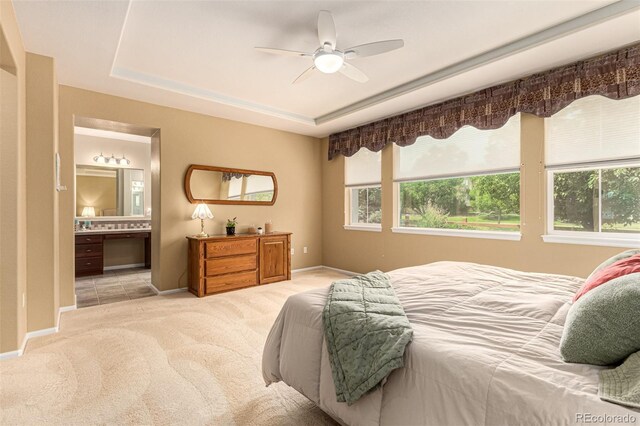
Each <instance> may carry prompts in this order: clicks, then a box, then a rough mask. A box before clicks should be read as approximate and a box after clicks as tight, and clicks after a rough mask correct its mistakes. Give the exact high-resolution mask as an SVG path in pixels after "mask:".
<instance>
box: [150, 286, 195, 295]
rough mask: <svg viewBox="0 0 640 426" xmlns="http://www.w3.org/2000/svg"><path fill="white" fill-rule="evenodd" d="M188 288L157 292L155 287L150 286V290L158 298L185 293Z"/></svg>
mask: <svg viewBox="0 0 640 426" xmlns="http://www.w3.org/2000/svg"><path fill="white" fill-rule="evenodd" d="M187 288H188V287H181V288H174V289H171V290H158V289H157V288H156V286H155V285H153V284H151V289H152V290H153V291H155V292H156V294H157V295H158V296H166V295H167V294H173V293H181V292H183V291H187Z"/></svg>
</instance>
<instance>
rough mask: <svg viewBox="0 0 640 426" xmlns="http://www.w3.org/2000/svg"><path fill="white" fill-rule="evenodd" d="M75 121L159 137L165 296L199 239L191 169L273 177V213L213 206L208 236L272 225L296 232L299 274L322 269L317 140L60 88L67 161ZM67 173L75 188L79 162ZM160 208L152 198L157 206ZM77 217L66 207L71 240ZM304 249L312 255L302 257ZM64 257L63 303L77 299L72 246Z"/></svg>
mask: <svg viewBox="0 0 640 426" xmlns="http://www.w3.org/2000/svg"><path fill="white" fill-rule="evenodd" d="M74 115H76V116H82V117H91V118H99V119H104V120H111V121H117V122H124V123H132V124H136V125H140V126H146V127H150V128H158V129H160V134H159V137H160V148H159V152H153V147H152V160H153V159H154V158H155V157H157V156H158V155H159V157H160V171H161V173H160V197H159V198H160V200H159V203H160V217H159V221H160V227H161V230H162V233H161V235H160V236H159V240H160V241H159V246H160V259H159V260H157V259H156V257H155V256H157V253H154V254H153V262H152V263H153V270H152V281H153V283H154V285H155V286H156V287H158V288H159V289H160V290H169V289H174V288H179V287H184V286H186V266H187V244H186V239H185V236H186V235H189V234H195V233H197V232H198V231H199V225H200V224H199V221H195V220H191V214H192V213H193V209H194V208H195V206H194V205H192V204H189V202H188V201H187V199H186V196H185V194H184V189H183V182H184V174H185V172H186V170H187V167H188V166H189V165H190V164H208V165H216V166H224V167H237V168H244V169H255V170H266V171H273V172H275V174H276V176H277V179H278V185H279V194H278V200H277V202H276V204H275V205H274V206H220V205H211V206H210V207H211V210H212V212H213V214H214V216H215V218H214V219H213V220H211V221H207V222H206V230H207V232H209V233H222V232H223V231H224V228H223V227H224V222H225V221H226V219H227V218H230V217H234V216H237V217H238V220H239V222H240V223H239V230H240V231H241V232H242V231H243V230H246V228H247V226H248V225H250V224H252V223H255V224H263V223H264V222H265V221H266V220H272V222H273V223H274V226H275V229H276V230H281V231H291V232H293V238H292V242H293V247H294V248H295V249H296V254H295V255H294V256H293V257H292V266H293V268H294V269H296V268H304V267H308V266H314V265H320V264H321V263H322V255H321V248H322V243H321V238H322V232H321V227H322V215H321V197H320V194H321V189H322V182H321V175H322V173H321V164H322V161H321V156H322V155H323V153H322V152H321V150H320V148H321V146H320V144H319V143H318V140H317V139H316V138H311V137H306V136H301V135H296V134H293V133H288V132H283V131H278V130H273V129H268V128H264V127H258V126H254V125H249V124H244V123H239V122H234V121H229V120H223V119H220V118H215V117H210V116H205V115H201V114H195V113H191V112H186V111H182V110H177V109H173V108H167V107H161V106H157V105H152V104H147V103H143V102H137V101H133V100H128V99H124V98H119V97H115V96H109V95H104V94H100V93H96V92H91V91H87V90H82V89H77V88H72V87H67V86H60V151H61V152H62V153H65V155H68V153H69V152H70V151H72V149H73V117H74ZM292 159H293V160H294V161H292ZM63 169H64V170H63V179H64V180H65V183H66V184H67V185H72V180H73V161H66V162H63ZM70 189H71V191H69V192H72V191H73V189H72V188H70ZM63 198H64V197H63ZM156 201H157V200H156V196H155V194H154V196H153V203H154V205H155V204H156ZM74 210H75V207H74V205H73V201H72V200H71V201H70V200H68V199H61V221H62V222H61V228H60V230H61V233H62V234H66V235H72V224H73V214H74ZM157 212H158V210H157V209H156V208H155V207H154V210H153V225H152V226H155V227H156V228H157V222H156V221H157V220H158V217H157V216H156V214H157ZM63 224H64V225H63ZM154 239H157V235H156V234H155V233H154ZM61 240H62V236H61ZM155 243H158V241H155V240H154V244H155ZM305 246H306V247H308V249H309V252H308V254H303V250H302V248H303V247H305ZM61 256H63V259H61V262H62V265H61V267H62V268H63V269H64V270H65V271H66V273H67V274H68V275H67V276H68V277H69V278H67V279H65V280H64V281H62V289H61V291H62V292H63V293H64V294H63V297H68V296H69V294H72V293H73V279H72V278H71V276H72V271H73V269H72V268H73V242H72V240H71V239H70V240H69V245H68V247H63V248H62V250H61ZM61 274H62V271H61ZM61 279H62V276H61Z"/></svg>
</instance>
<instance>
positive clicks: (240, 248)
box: [205, 238, 258, 258]
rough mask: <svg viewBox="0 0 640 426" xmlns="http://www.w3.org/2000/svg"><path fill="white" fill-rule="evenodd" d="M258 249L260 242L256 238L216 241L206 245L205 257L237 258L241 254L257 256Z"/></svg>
mask: <svg viewBox="0 0 640 426" xmlns="http://www.w3.org/2000/svg"><path fill="white" fill-rule="evenodd" d="M257 248H258V240H257V239H255V238H247V239H241V240H240V239H239V240H229V241H215V242H212V243H206V249H205V256H206V257H207V258H211V257H224V256H237V255H239V254H255V253H256V252H257Z"/></svg>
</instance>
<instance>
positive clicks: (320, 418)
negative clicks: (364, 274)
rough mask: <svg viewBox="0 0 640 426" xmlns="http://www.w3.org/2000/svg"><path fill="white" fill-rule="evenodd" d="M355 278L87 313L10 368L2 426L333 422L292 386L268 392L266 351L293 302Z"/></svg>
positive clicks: (300, 277)
mask: <svg viewBox="0 0 640 426" xmlns="http://www.w3.org/2000/svg"><path fill="white" fill-rule="evenodd" d="M343 277H344V276H343V275H341V274H339V273H336V272H332V271H329V270H316V271H309V272H300V273H297V274H294V275H293V280H292V281H287V282H281V283H275V284H269V285H265V286H259V287H252V288H249V289H244V290H238V291H234V292H229V293H224V294H219V295H215V296H210V297H206V298H202V299H198V298H196V297H195V296H193V295H191V294H189V293H177V294H173V295H171V296H157V297H149V298H145V299H138V300H131V301H126V302H120V303H114V304H110V305H103V306H93V307H89V308H83V309H79V310H76V311H72V312H67V313H64V314H63V315H62V319H61V324H60V325H61V330H60V332H59V333H57V334H55V335H50V336H46V337H40V338H36V339H32V340H30V341H29V343H28V345H27V349H26V352H25V354H24V355H23V356H22V357H20V358H15V359H10V360H4V361H0V410H1V416H0V423H1V424H3V425H11V424H29V425H35V424H83V425H84V424H159V425H165V424H189V425H198V424H220V425H326V424H335V423H334V422H333V421H332V420H331V418H329V417H328V416H327V415H325V414H324V413H323V412H322V411H321V410H320V409H318V408H316V407H315V405H314V404H313V403H311V402H310V401H309V400H307V399H306V398H305V397H304V396H302V395H300V394H299V393H298V392H296V391H295V390H293V389H292V388H290V387H288V386H287V385H285V384H284V383H277V384H274V385H271V386H270V387H268V388H267V387H265V385H264V382H263V380H262V374H261V357H262V348H263V344H264V341H265V339H266V336H267V334H268V332H269V329H270V328H271V324H272V323H273V321H274V319H275V317H276V316H277V314H278V312H279V311H280V308H281V306H282V305H283V303H284V301H285V300H286V299H287V297H288V296H290V295H292V294H294V293H298V292H301V291H305V290H309V289H312V288H318V287H321V286H328V285H329V284H330V283H331V282H332V281H333V280H335V279H339V278H343Z"/></svg>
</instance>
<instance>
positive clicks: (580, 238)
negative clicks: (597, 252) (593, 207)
mask: <svg viewBox="0 0 640 426" xmlns="http://www.w3.org/2000/svg"><path fill="white" fill-rule="evenodd" d="M620 167H640V159H638V158H634V159H627V160H617V161H616V160H612V161H599V162H591V163H584V164H573V165H564V166H562V165H561V166H552V167H547V169H546V181H547V182H546V187H547V188H546V189H547V191H546V192H547V195H546V204H547V214H546V221H547V226H546V230H547V233H546V234H545V235H543V236H542V240H543V241H544V242H545V243H560V244H580V245H596V246H608V247H623V248H640V233H621V232H601V231H599V232H589V231H559V230H556V229H554V222H555V205H554V199H553V193H554V190H553V181H554V180H553V175H554V173H556V172H563V173H571V172H580V171H588V170H599V171H602V170H604V169H613V168H620ZM598 184H599V186H600V187H599V194H600V196H602V179H598ZM598 209H599V212H598V216H599V218H598V226H599V228H600V229H601V228H602V202H601V200H599V202H598Z"/></svg>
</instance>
